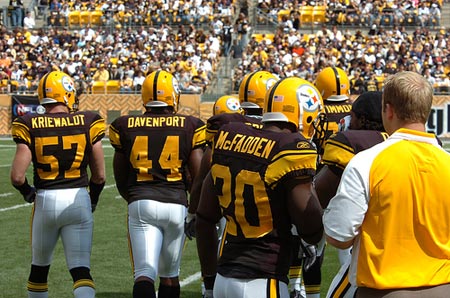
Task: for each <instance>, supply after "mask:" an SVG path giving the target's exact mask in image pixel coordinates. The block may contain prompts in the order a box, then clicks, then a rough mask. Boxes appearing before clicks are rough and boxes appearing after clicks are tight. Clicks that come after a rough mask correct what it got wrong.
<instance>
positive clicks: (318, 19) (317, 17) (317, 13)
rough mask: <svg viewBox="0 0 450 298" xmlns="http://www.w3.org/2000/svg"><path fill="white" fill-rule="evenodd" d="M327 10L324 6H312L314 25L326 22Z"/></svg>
mask: <svg viewBox="0 0 450 298" xmlns="http://www.w3.org/2000/svg"><path fill="white" fill-rule="evenodd" d="M326 15H327V10H326V6H325V5H316V6H314V9H313V13H312V18H313V23H314V24H324V23H325V22H326V21H327V16H326Z"/></svg>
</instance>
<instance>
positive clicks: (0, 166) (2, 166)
mask: <svg viewBox="0 0 450 298" xmlns="http://www.w3.org/2000/svg"><path fill="white" fill-rule="evenodd" d="M10 166H11V165H10V164H9V165H0V168H7V167H10Z"/></svg>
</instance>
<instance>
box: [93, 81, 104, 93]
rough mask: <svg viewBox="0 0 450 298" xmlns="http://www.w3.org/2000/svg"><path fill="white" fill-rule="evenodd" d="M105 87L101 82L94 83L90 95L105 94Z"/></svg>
mask: <svg viewBox="0 0 450 298" xmlns="http://www.w3.org/2000/svg"><path fill="white" fill-rule="evenodd" d="M105 92H106V85H105V82H103V81H94V82H93V83H92V94H105Z"/></svg>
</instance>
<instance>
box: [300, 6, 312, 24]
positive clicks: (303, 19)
mask: <svg viewBox="0 0 450 298" xmlns="http://www.w3.org/2000/svg"><path fill="white" fill-rule="evenodd" d="M313 10H314V7H313V6H309V5H307V6H302V8H301V9H300V26H305V25H310V24H312V22H313Z"/></svg>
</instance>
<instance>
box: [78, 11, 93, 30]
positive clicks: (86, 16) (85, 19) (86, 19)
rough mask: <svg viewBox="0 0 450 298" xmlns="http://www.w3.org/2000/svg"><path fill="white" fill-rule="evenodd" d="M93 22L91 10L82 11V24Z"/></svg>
mask: <svg viewBox="0 0 450 298" xmlns="http://www.w3.org/2000/svg"><path fill="white" fill-rule="evenodd" d="M90 24H91V12H90V11H87V10H84V11H81V12H80V26H81V27H83V26H87V25H90Z"/></svg>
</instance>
